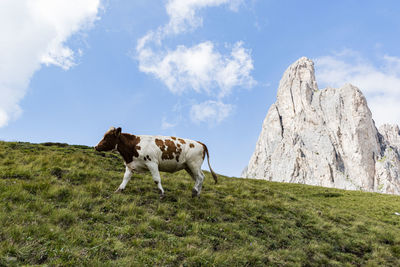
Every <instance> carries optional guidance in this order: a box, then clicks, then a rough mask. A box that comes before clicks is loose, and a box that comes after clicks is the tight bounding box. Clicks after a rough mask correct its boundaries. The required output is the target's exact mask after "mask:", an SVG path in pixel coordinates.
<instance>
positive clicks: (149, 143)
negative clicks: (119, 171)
mask: <svg viewBox="0 0 400 267" xmlns="http://www.w3.org/2000/svg"><path fill="white" fill-rule="evenodd" d="M137 137H140V142H139V143H138V144H137V146H140V150H138V153H139V157H134V158H133V161H132V162H130V163H125V166H126V170H125V174H124V179H123V181H122V183H121V185H120V186H119V187H118V189H117V191H122V190H124V189H125V187H126V184H127V183H128V182H129V180H130V178H131V176H132V173H134V172H136V173H141V172H147V171H150V173H151V175H152V177H153V180H154V182H155V183H156V184H157V187H158V189H159V190H160V193H161V194H162V195H163V194H164V189H163V187H162V185H161V177H160V173H159V171H165V172H171V173H172V172H176V171H179V170H182V169H186V170H187V172H188V173H189V174H190V176H191V177H192V179H193V180H194V181H195V185H194V188H193V189H194V190H196V192H194V193H196V194H197V195H198V194H200V192H201V189H202V185H203V181H204V174H203V172H202V170H201V165H202V164H203V160H204V159H203V155H204V151H203V150H204V148H203V145H202V144H200V143H199V142H196V141H193V140H189V139H182V140H184V142H185V143H184V144H182V143H181V142H180V141H179V139H176V140H173V139H172V138H171V137H168V136H150V135H139V136H137ZM156 139H159V140H162V141H163V142H164V144H165V141H166V140H171V141H173V142H174V143H175V146H176V147H178V144H180V148H181V149H182V151H181V153H180V155H179V161H177V160H176V154H175V155H174V158H173V159H163V158H162V154H163V152H162V151H161V149H160V148H159V147H158V146H157V145H156V142H155V140H156ZM190 144H193V145H194V147H190ZM166 149H167V147H166ZM147 156H149V158H150V160H148V159H147ZM144 158H146V160H145V159H144Z"/></svg>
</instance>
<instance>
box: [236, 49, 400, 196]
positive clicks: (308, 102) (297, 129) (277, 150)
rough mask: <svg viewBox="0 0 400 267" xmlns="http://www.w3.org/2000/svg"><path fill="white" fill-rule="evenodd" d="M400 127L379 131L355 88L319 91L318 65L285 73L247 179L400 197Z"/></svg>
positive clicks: (303, 64)
mask: <svg viewBox="0 0 400 267" xmlns="http://www.w3.org/2000/svg"><path fill="white" fill-rule="evenodd" d="M396 127H397V126H389V125H384V126H382V127H381V132H378V130H377V129H376V127H375V124H374V121H373V120H372V114H371V111H370V109H369V108H368V105H367V101H366V99H365V97H364V95H363V94H362V92H361V91H360V90H359V89H358V88H357V87H355V86H353V85H351V84H346V85H344V86H343V87H341V88H326V89H323V90H319V89H318V86H317V82H316V80H315V73H314V63H313V62H312V61H311V60H310V59H307V58H305V57H302V58H300V59H299V60H297V61H296V62H295V63H293V64H292V65H291V66H289V68H288V69H287V70H286V71H285V73H284V75H283V77H282V79H281V81H280V84H279V88H278V93H277V101H276V103H274V104H272V105H271V107H270V109H269V111H268V113H267V116H266V118H265V120H264V123H263V126H262V131H261V134H260V137H259V139H258V142H257V144H256V149H255V151H254V153H253V155H252V157H251V159H250V162H249V165H248V166H247V168H246V169H245V171H244V172H243V174H242V176H243V177H252V178H259V179H268V180H272V181H282V182H294V183H305V184H311V185H320V186H327V187H337V188H343V189H353V190H355V189H359V190H365V191H378V192H384V193H394V194H399V193H400V178H399V176H400V162H399V159H400V154H399V151H400V134H399V128H398V127H397V128H396Z"/></svg>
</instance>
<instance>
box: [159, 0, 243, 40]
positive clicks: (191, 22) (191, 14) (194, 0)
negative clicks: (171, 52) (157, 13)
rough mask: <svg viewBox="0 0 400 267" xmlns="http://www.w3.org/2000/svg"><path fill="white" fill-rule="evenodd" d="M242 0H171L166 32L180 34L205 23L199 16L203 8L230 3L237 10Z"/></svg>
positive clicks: (168, 4) (168, 5)
mask: <svg viewBox="0 0 400 267" xmlns="http://www.w3.org/2000/svg"><path fill="white" fill-rule="evenodd" d="M241 2H242V0H170V1H169V2H168V3H167V5H166V10H167V14H168V16H169V17H170V20H169V23H168V24H167V25H166V26H165V27H164V28H163V31H164V33H165V34H178V33H181V32H184V31H187V30H191V29H194V28H196V27H199V26H201V25H202V24H203V19H202V18H201V17H199V16H197V14H196V13H197V11H198V10H199V9H201V8H205V7H212V6H219V5H222V4H228V5H229V7H230V9H231V10H234V11H237V9H238V7H239V5H240V4H241Z"/></svg>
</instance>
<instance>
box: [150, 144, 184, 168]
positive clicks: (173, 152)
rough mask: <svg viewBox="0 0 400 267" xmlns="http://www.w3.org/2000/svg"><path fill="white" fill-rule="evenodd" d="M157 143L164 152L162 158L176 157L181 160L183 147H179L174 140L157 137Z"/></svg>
mask: <svg viewBox="0 0 400 267" xmlns="http://www.w3.org/2000/svg"><path fill="white" fill-rule="evenodd" d="M155 143H156V145H157V146H158V147H159V148H160V150H161V152H162V154H161V159H163V160H168V159H174V158H176V161H178V162H179V156H180V155H181V152H182V148H180V146H178V147H177V146H176V145H175V142H174V141H172V140H170V139H166V140H165V141H163V140H160V139H156V140H155Z"/></svg>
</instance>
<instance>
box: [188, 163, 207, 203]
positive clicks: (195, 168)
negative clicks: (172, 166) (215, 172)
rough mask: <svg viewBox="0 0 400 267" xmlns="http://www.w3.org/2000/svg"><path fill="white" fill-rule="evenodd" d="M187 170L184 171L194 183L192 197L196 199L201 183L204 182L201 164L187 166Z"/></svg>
mask: <svg viewBox="0 0 400 267" xmlns="http://www.w3.org/2000/svg"><path fill="white" fill-rule="evenodd" d="M188 169H189V170H186V171H187V172H188V173H189V174H190V176H191V177H192V178H193V180H194V181H195V183H194V187H193V189H192V197H196V196H198V195H199V194H200V192H201V189H202V187H203V181H204V174H203V172H202V171H201V164H200V165H199V164H190V165H189V166H188Z"/></svg>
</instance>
